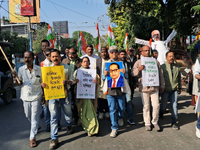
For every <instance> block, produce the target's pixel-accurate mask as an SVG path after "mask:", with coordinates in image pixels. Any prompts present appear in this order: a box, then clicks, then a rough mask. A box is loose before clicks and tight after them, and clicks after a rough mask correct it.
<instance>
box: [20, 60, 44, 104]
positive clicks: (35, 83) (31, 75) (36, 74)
mask: <svg viewBox="0 0 200 150" xmlns="http://www.w3.org/2000/svg"><path fill="white" fill-rule="evenodd" d="M41 76H42V75H41V68H40V67H39V66H37V65H35V64H33V69H32V70H31V72H30V70H29V69H28V68H27V66H26V65H24V66H22V67H20V68H19V71H18V77H19V80H20V81H22V86H21V99H22V100H23V101H34V100H40V98H41V97H42V93H43V92H42V88H41V82H42V77H41Z"/></svg>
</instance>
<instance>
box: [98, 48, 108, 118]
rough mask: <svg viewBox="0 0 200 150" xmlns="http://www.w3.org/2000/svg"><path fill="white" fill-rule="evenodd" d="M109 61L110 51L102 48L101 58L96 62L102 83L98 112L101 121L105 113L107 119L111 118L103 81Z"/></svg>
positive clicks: (100, 85)
mask: <svg viewBox="0 0 200 150" xmlns="http://www.w3.org/2000/svg"><path fill="white" fill-rule="evenodd" d="M108 60H109V55H108V50H107V48H106V47H102V48H101V57H100V58H98V59H97V61H96V70H97V74H98V75H99V77H100V79H101V82H100V84H99V93H98V111H99V119H103V116H104V113H105V117H106V118H110V115H109V108H108V102H107V98H106V95H104V94H103V86H104V81H103V79H102V74H103V66H104V65H105V63H106V62H107V61H108Z"/></svg>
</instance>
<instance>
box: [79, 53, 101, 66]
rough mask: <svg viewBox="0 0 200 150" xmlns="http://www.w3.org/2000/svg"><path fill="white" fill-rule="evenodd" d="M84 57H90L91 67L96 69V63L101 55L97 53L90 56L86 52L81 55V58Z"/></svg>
mask: <svg viewBox="0 0 200 150" xmlns="http://www.w3.org/2000/svg"><path fill="white" fill-rule="evenodd" d="M83 57H88V58H89V59H90V66H89V67H90V68H91V69H94V67H95V64H96V60H97V59H98V58H99V56H97V55H95V54H92V56H89V55H88V54H85V55H83V56H81V59H82V58H83Z"/></svg>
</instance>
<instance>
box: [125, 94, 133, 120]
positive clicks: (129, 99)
mask: <svg viewBox="0 0 200 150" xmlns="http://www.w3.org/2000/svg"><path fill="white" fill-rule="evenodd" d="M126 109H127V115H128V119H133V114H132V111H133V106H132V97H131V95H129V94H126Z"/></svg>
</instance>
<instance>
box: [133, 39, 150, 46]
mask: <svg viewBox="0 0 200 150" xmlns="http://www.w3.org/2000/svg"><path fill="white" fill-rule="evenodd" d="M135 43H136V44H140V45H149V41H146V40H142V39H138V38H135Z"/></svg>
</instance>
